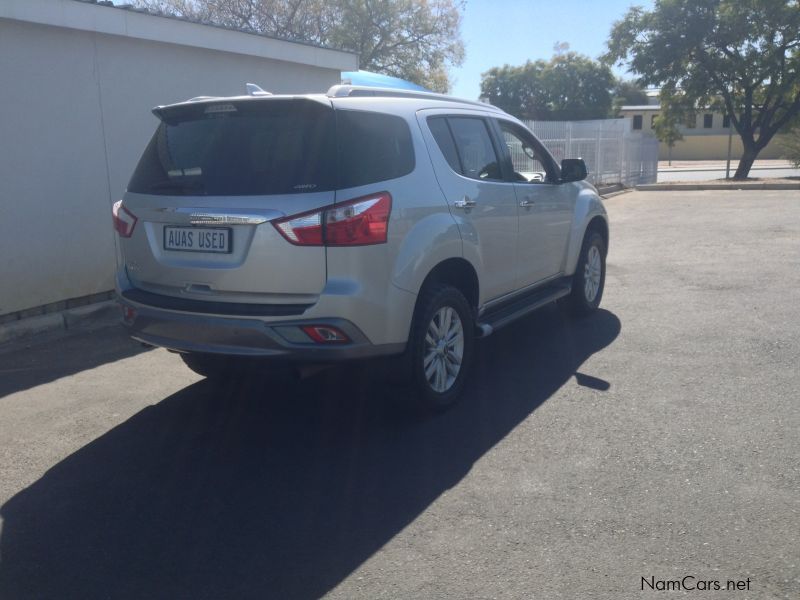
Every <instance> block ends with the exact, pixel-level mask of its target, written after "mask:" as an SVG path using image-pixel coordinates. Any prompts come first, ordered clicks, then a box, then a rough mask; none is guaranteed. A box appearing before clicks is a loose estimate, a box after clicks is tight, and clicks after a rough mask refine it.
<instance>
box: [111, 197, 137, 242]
mask: <svg viewBox="0 0 800 600" xmlns="http://www.w3.org/2000/svg"><path fill="white" fill-rule="evenodd" d="M111 215H112V217H113V219H114V229H116V231H117V233H118V234H119V235H120V237H124V238H129V237H131V235H133V228H134V227H136V222H137V221H138V219H137V218H136V215H134V214H133V213H132V212H131V211H129V210H128V209H127V208H125V207H124V206H122V200H117V201H116V202H114V206H113V207H112V209H111Z"/></svg>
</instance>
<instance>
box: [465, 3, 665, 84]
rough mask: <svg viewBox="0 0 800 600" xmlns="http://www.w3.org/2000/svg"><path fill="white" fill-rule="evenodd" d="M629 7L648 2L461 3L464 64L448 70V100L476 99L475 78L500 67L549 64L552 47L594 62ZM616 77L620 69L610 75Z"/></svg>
mask: <svg viewBox="0 0 800 600" xmlns="http://www.w3.org/2000/svg"><path fill="white" fill-rule="evenodd" d="M633 5H639V6H644V7H645V8H650V7H652V5H653V0H467V3H466V8H465V9H464V17H463V21H462V24H461V35H462V38H463V40H464V45H465V47H466V58H465V60H464V64H463V65H462V66H461V67H458V68H453V69H451V79H452V80H453V81H454V85H453V87H452V90H451V92H450V93H451V94H452V95H453V96H456V97H459V98H468V99H477V98H478V96H479V95H480V83H481V73H483V72H484V71H487V70H489V69H490V68H492V67H499V66H502V65H504V64H510V65H521V64H523V63H524V62H525V61H526V60H528V59H530V60H537V59H540V58H542V59H545V60H547V59H549V58H550V57H552V56H553V46H554V45H555V44H556V43H557V42H567V43H568V44H569V46H570V50H572V51H575V52H579V53H581V54H586V55H588V56H590V57H592V58H597V57H598V56H599V55H600V54H602V53H603V52H604V51H605V44H606V40H607V39H608V33H609V31H611V26H612V24H613V23H614V21H617V20H619V19H620V18H622V16H623V15H624V14H625V12H626V11H627V9H628V7H630V6H633ZM615 74H616V75H618V76H623V75H625V71H624V69H615Z"/></svg>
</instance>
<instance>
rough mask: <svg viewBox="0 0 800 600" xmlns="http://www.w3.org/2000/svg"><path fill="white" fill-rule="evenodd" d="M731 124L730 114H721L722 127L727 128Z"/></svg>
mask: <svg viewBox="0 0 800 600" xmlns="http://www.w3.org/2000/svg"><path fill="white" fill-rule="evenodd" d="M730 126H731V116H730V115H723V116H722V127H723V128H724V129H727V128H728V127H730Z"/></svg>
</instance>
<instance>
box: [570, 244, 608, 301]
mask: <svg viewBox="0 0 800 600" xmlns="http://www.w3.org/2000/svg"><path fill="white" fill-rule="evenodd" d="M605 283H606V243H605V241H603V236H602V235H600V234H599V233H598V232H597V231H592V230H590V231H587V232H586V236H585V237H584V238H583V245H582V246H581V253H580V255H579V256H578V264H577V265H576V266H575V274H574V275H573V276H572V291H571V292H570V294H569V295H568V296H565V297H564V298H563V299H562V302H561V305H562V306H563V307H564V308H565V309H566V310H567V312H569V313H570V314H573V315H576V316H584V315H589V314H591V313H593V312H595V311H596V310H597V308H598V307H599V306H600V300H602V298H603V288H604V287H605Z"/></svg>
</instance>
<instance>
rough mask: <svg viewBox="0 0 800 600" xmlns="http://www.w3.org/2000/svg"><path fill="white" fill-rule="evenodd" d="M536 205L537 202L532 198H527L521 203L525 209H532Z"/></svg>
mask: <svg viewBox="0 0 800 600" xmlns="http://www.w3.org/2000/svg"><path fill="white" fill-rule="evenodd" d="M535 204H536V202H535V201H534V200H533V198H531V197H530V196H525V197H524V198H523V199H522V200H520V201H519V205H520V206H521V207H523V208H530V207H531V206H534V205H535Z"/></svg>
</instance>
